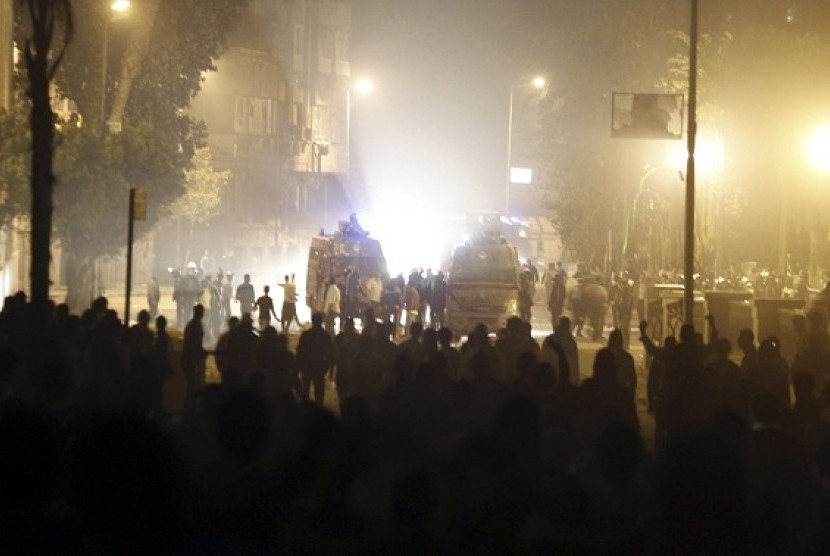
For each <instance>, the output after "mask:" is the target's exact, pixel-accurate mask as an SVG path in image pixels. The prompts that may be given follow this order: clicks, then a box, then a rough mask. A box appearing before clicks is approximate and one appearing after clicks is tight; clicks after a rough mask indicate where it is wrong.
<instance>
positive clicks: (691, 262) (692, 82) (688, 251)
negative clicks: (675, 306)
mask: <svg viewBox="0 0 830 556" xmlns="http://www.w3.org/2000/svg"><path fill="white" fill-rule="evenodd" d="M697 19H698V0H692V14H691V30H690V33H689V136H688V142H687V150H688V157H687V159H686V219H685V220H686V221H685V233H684V236H685V238H684V239H685V241H684V252H683V255H684V256H683V322H684V324H694V303H695V293H694V287H695V279H694V271H695V136H696V135H697Z"/></svg>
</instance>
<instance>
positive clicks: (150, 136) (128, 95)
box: [3, 0, 249, 310]
mask: <svg viewBox="0 0 830 556" xmlns="http://www.w3.org/2000/svg"><path fill="white" fill-rule="evenodd" d="M31 1H34V0H31ZM248 2H249V0H177V1H175V2H160V3H159V1H158V0H136V1H134V2H133V6H132V8H131V10H132V12H133V13H131V15H130V16H129V17H128V18H125V19H124V20H122V21H118V22H109V21H107V19H106V18H109V17H110V14H109V11H108V10H109V7H108V3H107V2H81V3H78V5H77V6H76V10H77V11H76V18H75V21H76V22H77V24H78V25H77V31H78V32H77V35H76V36H77V39H78V40H76V41H74V42H73V43H72V46H71V48H69V49H68V50H67V51H66V56H65V59H64V64H63V65H62V66H61V70H60V71H59V72H57V74H56V75H55V77H56V82H57V85H58V88H59V90H60V93H61V94H62V95H63V96H64V97H66V98H68V99H71V100H72V101H73V102H74V103H75V105H76V106H77V113H78V115H79V117H78V118H77V119H74V120H73V121H72V122H65V123H64V125H63V126H62V127H63V129H62V130H61V131H60V139H61V147H60V149H59V153H58V154H59V160H60V162H59V166H60V168H61V173H60V184H59V185H60V187H59V188H58V193H57V195H58V201H59V202H58V203H57V204H56V207H57V210H56V214H55V231H56V234H57V236H58V237H59V238H60V240H61V242H62V245H63V247H64V250H65V253H66V256H67V260H66V264H67V268H68V273H67V286H68V290H69V291H68V301H69V302H70V306H71V307H72V309H73V310H80V309H82V308H84V307H85V306H86V304H87V303H88V301H89V299H90V295H91V294H92V289H91V288H90V287H89V285H90V284H91V283H92V276H91V271H92V268H93V264H92V263H93V261H94V258H95V257H97V256H100V255H108V254H116V253H119V252H120V250H121V249H122V248H123V246H124V244H125V240H126V204H127V195H128V191H129V188H130V187H143V188H145V189H147V190H148V194H149V200H150V201H149V207H148V208H149V210H148V213H149V222H148V224H149V225H151V224H152V223H153V222H154V221H156V220H157V219H158V218H161V217H163V216H165V215H166V214H167V208H166V207H168V206H169V205H170V203H172V201H173V200H174V199H175V198H176V197H177V196H179V195H181V194H182V193H183V192H184V188H183V184H184V179H185V174H184V172H185V170H186V169H188V168H189V166H190V161H191V157H192V156H193V152H194V150H195V149H196V148H198V147H199V146H201V145H202V144H203V143H204V139H205V135H204V128H203V127H202V126H199V125H197V124H196V123H195V122H193V121H191V120H190V118H189V117H188V116H187V112H186V109H187V107H188V104H189V102H190V99H191V98H192V97H193V95H194V94H195V93H196V91H198V90H199V87H200V83H201V79H202V74H203V73H204V72H205V71H207V70H210V69H212V68H213V67H214V66H213V62H214V60H215V59H217V58H218V56H219V55H220V54H221V52H222V51H223V49H224V48H225V34H226V33H227V32H228V30H229V28H230V25H232V23H233V21H234V20H235V14H236V12H237V10H238V9H239V8H240V7H243V6H245V5H246V4H247V3H248ZM46 3H47V4H48V3H49V2H46ZM67 5H68V3H67ZM18 15H19V14H18ZM130 24H134V25H135V27H131V26H130ZM104 25H111V28H110V32H109V33H108V42H107V47H108V48H107V51H108V56H107V68H105V73H104V75H105V77H106V79H105V80H104V81H105V87H106V88H105V89H104V91H103V93H104V94H103V96H104V105H105V110H104V113H103V114H102V111H101V97H102V91H101V81H102V79H101V77H102V73H101V72H102V62H103V60H102V56H101V52H102V50H103V49H102V46H103V40H104ZM22 32H23V26H22V25H20V24H19V22H18V25H17V33H18V36H17V38H18V41H21V40H22V38H23V37H22ZM21 44H22V43H21ZM148 45H152V48H149V47H148ZM125 66H126V67H127V70H124V71H127V73H124V72H119V71H116V68H120V67H125ZM107 107H109V109H107ZM122 114H123V120H121V115H122ZM112 117H116V118H119V120H121V121H123V127H122V129H123V131H122V133H120V134H118V135H108V134H107V131H106V130H105V126H104V125H103V122H104V121H106V120H109V119H110V118H112ZM50 121H51V118H50ZM3 154H4V156H5V152H4V153H3ZM4 185H5V184H4ZM149 225H147V226H142V228H143V229H144V231H145V232H146V231H147V230H149V229H150V226H149ZM122 230H123V233H122ZM138 232H139V234H140V233H141V230H139V231H138Z"/></svg>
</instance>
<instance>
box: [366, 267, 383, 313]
mask: <svg viewBox="0 0 830 556" xmlns="http://www.w3.org/2000/svg"><path fill="white" fill-rule="evenodd" d="M365 292H366V299H367V300H368V303H369V307H371V308H372V310H373V311H375V312H376V313H377V311H378V309H379V308H380V298H381V296H382V295H383V283H381V281H380V278H379V277H378V275H377V274H370V275H369V278H368V279H367V280H366V290H365Z"/></svg>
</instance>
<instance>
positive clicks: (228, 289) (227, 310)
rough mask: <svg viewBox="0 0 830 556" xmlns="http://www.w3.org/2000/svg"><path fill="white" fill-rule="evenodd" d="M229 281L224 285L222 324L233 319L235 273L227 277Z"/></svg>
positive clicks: (229, 273)
mask: <svg viewBox="0 0 830 556" xmlns="http://www.w3.org/2000/svg"><path fill="white" fill-rule="evenodd" d="M225 277H226V278H227V281H226V282H225V283H224V284H222V322H227V321H228V319H229V318H231V298H232V297H233V272H228V273H227V274H226V276H225Z"/></svg>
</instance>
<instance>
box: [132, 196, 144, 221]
mask: <svg viewBox="0 0 830 556" xmlns="http://www.w3.org/2000/svg"><path fill="white" fill-rule="evenodd" d="M132 199H133V220H147V190H146V189H135V193H134V194H133V196H132Z"/></svg>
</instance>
